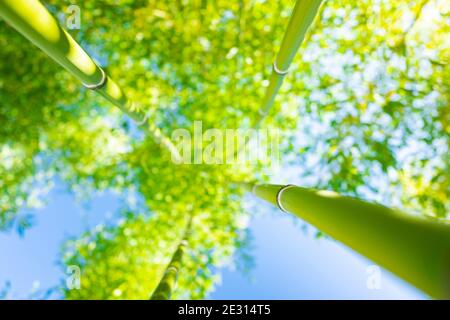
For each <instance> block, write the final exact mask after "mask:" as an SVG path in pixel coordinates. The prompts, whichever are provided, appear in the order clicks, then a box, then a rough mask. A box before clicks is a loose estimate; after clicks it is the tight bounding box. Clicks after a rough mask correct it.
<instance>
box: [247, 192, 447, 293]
mask: <svg viewBox="0 0 450 320" xmlns="http://www.w3.org/2000/svg"><path fill="white" fill-rule="evenodd" d="M245 185H246V187H247V188H248V190H251V191H252V193H253V194H255V195H256V196H257V197H259V198H261V199H264V200H266V201H268V202H270V203H272V204H275V205H277V194H278V192H279V190H280V189H281V188H282V187H283V186H280V185H252V184H245ZM280 204H281V206H282V207H283V208H284V209H285V210H286V211H288V212H291V213H293V214H295V215H296V216H298V217H300V218H302V219H304V220H305V221H307V222H308V223H310V224H312V225H314V226H315V227H317V228H318V229H319V230H321V231H323V232H325V233H326V234H328V235H329V236H331V237H333V238H334V239H336V240H337V241H340V242H342V243H343V244H345V245H347V246H349V247H350V248H352V249H353V250H355V251H357V252H359V253H360V254H362V255H364V256H366V257H367V258H369V259H371V260H372V261H374V262H375V263H377V264H379V265H380V266H383V267H384V268H386V269H388V270H390V271H391V272H393V273H395V274H396V275H398V276H399V277H401V278H403V279H404V280H406V281H408V282H409V283H411V284H412V285H414V286H416V287H417V288H419V289H421V290H423V291H424V292H425V293H427V294H428V295H430V296H431V297H433V298H437V299H448V298H450V225H449V224H446V223H440V222H438V221H434V220H428V219H425V218H422V217H417V216H412V215H408V214H405V213H402V212H400V211H397V210H394V209H390V208H387V207H384V206H381V205H379V204H374V203H370V202H366V201H362V200H359V199H355V198H351V197H346V196H341V195H339V194H337V193H334V192H330V191H323V190H322V191H320V190H313V189H305V188H301V187H295V186H292V187H290V188H287V189H285V190H284V191H283V192H282V194H281V196H280Z"/></svg>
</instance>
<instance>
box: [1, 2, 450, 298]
mask: <svg viewBox="0 0 450 320" xmlns="http://www.w3.org/2000/svg"><path fill="white" fill-rule="evenodd" d="M46 4H47V7H48V8H49V10H50V11H51V12H52V13H53V14H54V15H55V16H58V17H60V19H61V22H62V23H64V19H65V17H64V16H63V15H61V13H62V12H65V9H66V8H67V7H68V6H69V5H70V4H71V1H68V0H67V1H66V0H65V1H54V0H51V1H46ZM79 5H80V6H81V13H82V15H81V19H82V20H81V24H82V27H81V29H80V30H71V31H69V32H70V33H71V35H72V36H73V37H74V38H75V39H76V40H77V41H78V42H79V43H80V44H81V45H82V46H83V47H84V48H85V49H86V50H87V51H88V52H89V54H91V55H92V56H93V57H95V58H96V59H97V61H98V62H99V64H100V65H101V66H102V67H104V69H105V70H107V71H108V74H110V75H111V77H112V78H113V79H116V81H117V82H118V83H119V84H120V86H121V87H122V88H125V90H126V92H127V94H128V96H129V97H130V99H131V100H133V101H135V102H136V106H137V108H140V109H141V110H142V111H143V112H144V113H149V114H151V121H152V122H153V123H154V124H155V125H156V126H157V127H159V128H161V130H162V132H163V133H164V134H166V135H167V136H169V137H170V136H171V133H172V132H173V130H174V129H179V128H183V129H187V130H189V131H192V130H193V125H194V121H198V120H201V121H202V124H203V128H204V129H208V128H220V129H225V128H249V127H250V126H251V123H252V120H253V119H254V118H255V117H256V116H257V115H258V110H259V108H260V107H261V101H262V99H263V97H264V93H265V90H266V88H267V85H268V77H269V75H270V72H271V68H272V62H273V60H274V58H275V56H276V54H277V51H278V48H279V45H280V43H281V40H282V38H283V34H284V31H285V29H286V26H287V23H288V20H289V15H290V13H291V11H292V7H293V2H292V1H287V0H282V1H259V0H252V1H249V0H241V1H222V0H219V1H214V2H213V1H203V0H198V1H184V0H180V1H170V2H160V1H153V0H137V1H131V0H118V1H117V0H114V1H112V0H102V1H98V0H96V1H94V0H86V1H83V2H81V3H80V4H79ZM449 10H450V8H449V5H448V3H446V1H444V0H429V1H424V0H418V1H408V2H406V1H393V0H386V1H378V0H363V1H358V2H354V1H349V0H333V1H326V2H325V3H324V5H323V6H322V7H321V9H320V13H319V15H318V17H317V19H316V21H315V22H314V24H313V26H312V28H311V30H310V32H309V33H308V34H307V39H306V41H305V42H304V44H303V45H302V47H301V49H300V51H299V53H298V54H297V56H296V57H295V59H294V62H293V67H292V68H291V72H290V73H289V75H288V76H287V77H286V79H285V81H284V84H283V86H282V88H281V92H280V94H279V95H278V97H277V99H276V103H275V105H274V108H273V109H272V110H271V111H270V113H269V115H268V117H267V118H266V119H265V121H264V123H263V126H264V127H265V128H268V129H270V128H277V129H279V130H281V132H282V136H283V141H282V144H281V150H282V157H283V160H284V161H283V165H286V166H290V167H293V168H295V172H296V174H297V175H298V177H301V178H302V179H303V181H304V185H305V186H311V187H317V188H323V189H329V190H333V191H337V192H341V193H344V194H349V195H356V196H359V197H362V198H365V199H371V200H378V201H380V202H382V203H385V204H388V205H392V206H396V207H401V208H404V209H406V210H407V211H409V212H411V213H415V212H417V213H420V214H424V215H427V216H429V217H430V218H433V219H439V220H446V221H448V219H449V215H448V212H449V209H450V208H449V206H450V201H449V197H450V188H449V180H450V176H449V174H450V169H449V164H450V161H449V160H450V159H449V146H450V145H449V141H450V140H449V134H450V124H449V120H450V108H449V102H450V90H449V85H448V83H449V81H448V79H449V78H450V75H449V68H448V62H449V59H450V43H449V40H448V39H449V28H450V25H449V19H450V17H449ZM0 45H1V47H2V50H0V58H1V60H2V61H5V62H7V63H3V64H1V65H0V92H1V96H0V101H1V105H0V123H1V126H0V228H1V229H2V230H9V229H11V228H17V229H18V230H19V231H20V232H24V230H25V229H26V228H27V227H30V225H31V223H32V219H31V217H32V213H33V208H36V207H38V206H42V205H43V202H45V194H46V192H47V191H48V190H49V189H50V188H51V186H52V185H53V184H54V181H55V179H56V178H58V179H62V180H63V181H64V182H65V183H67V185H68V186H70V188H71V189H72V190H73V191H74V192H76V193H77V194H79V195H80V196H81V197H82V198H89V194H90V193H92V192H93V191H99V190H112V191H114V192H115V193H116V194H117V196H118V197H121V198H123V199H124V203H125V204H126V205H124V207H123V209H122V210H121V211H120V212H118V213H117V215H118V217H120V219H118V221H111V222H105V224H103V225H100V226H98V227H97V228H95V230H91V231H89V232H86V233H85V234H83V235H78V236H76V237H75V238H74V239H72V240H70V241H68V242H67V243H66V244H65V245H64V246H63V247H62V253H61V256H62V263H63V264H64V265H78V266H80V267H81V268H82V270H83V287H82V289H81V290H68V289H63V294H64V296H65V297H66V298H69V299H76V298H91V299H92V298H99V299H101V298H109V299H113V298H129V299H136V298H137V299H138V298H144V299H145V298H149V296H150V293H151V292H152V290H153V289H154V288H155V287H156V285H157V284H158V281H159V279H160V278H161V276H162V273H163V272H164V270H165V267H166V266H167V264H168V262H169V261H170V259H171V257H172V254H173V252H174V251H175V249H176V247H177V245H178V243H179V241H180V239H181V237H182V234H183V230H184V227H185V224H186V221H187V217H188V216H190V215H192V217H193V222H192V236H191V239H190V245H189V248H188V249H187V254H186V256H185V258H184V261H183V274H182V276H180V277H179V281H178V286H177V290H176V291H175V298H196V299H198V298H204V297H205V296H206V295H207V294H208V292H209V291H210V290H211V289H212V288H213V286H214V283H215V279H216V278H217V272H218V269H219V268H220V267H222V266H224V265H226V264H227V263H230V261H232V258H233V256H234V255H235V254H236V252H237V250H240V249H241V248H242V247H245V243H246V241H247V240H248V239H247V233H246V227H247V221H248V219H249V214H250V213H249V212H247V210H245V208H244V198H243V194H244V190H243V188H242V187H240V186H239V184H237V183H236V182H241V181H249V180H256V179H258V180H260V181H265V180H266V181H267V180H268V176H269V175H270V172H271V171H270V167H267V166H265V165H264V164H263V163H258V164H248V165H227V164H223V165H206V164H202V165H179V164H174V163H173V162H172V161H171V159H170V154H169V153H168V152H167V151H166V150H164V148H163V147H161V146H160V145H158V144H157V143H156V142H155V141H154V140H153V139H152V138H151V137H148V136H146V135H145V133H144V132H143V131H142V130H141V129H140V128H139V127H137V126H136V124H135V123H133V122H132V121H130V120H129V119H128V118H127V117H126V116H125V115H123V113H121V112H120V110H118V109H115V108H114V107H113V106H111V105H110V104H109V103H108V102H107V101H106V100H104V99H102V98H101V97H99V96H97V95H96V94H95V93H93V92H89V91H87V90H86V89H83V88H82V87H80V85H79V83H77V82H76V81H75V80H74V79H73V78H72V77H71V76H70V75H69V74H68V73H67V72H65V71H64V70H63V69H62V68H60V67H59V66H58V65H56V64H55V63H54V62H52V61H51V60H50V59H48V57H47V56H45V54H43V53H42V52H40V51H39V50H38V49H37V48H35V47H34V46H33V45H32V44H30V43H29V42H28V41H26V39H24V38H23V37H22V36H21V35H20V34H18V33H16V32H15V31H14V30H13V29H12V28H10V27H9V26H8V25H7V24H6V23H4V22H3V21H0ZM29 213H30V214H31V215H30V214H29ZM25 236H26V235H25Z"/></svg>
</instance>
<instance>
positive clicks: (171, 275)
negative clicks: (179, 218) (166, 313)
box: [150, 215, 192, 300]
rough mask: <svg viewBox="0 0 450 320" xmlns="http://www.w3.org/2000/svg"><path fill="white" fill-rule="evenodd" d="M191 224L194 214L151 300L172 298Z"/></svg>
mask: <svg viewBox="0 0 450 320" xmlns="http://www.w3.org/2000/svg"><path fill="white" fill-rule="evenodd" d="M191 226H192V215H191V216H190V218H189V221H188V223H187V225H186V229H185V231H184V235H183V238H182V240H181V241H180V243H179V244H178V247H177V249H176V250H175V253H174V254H173V256H172V259H171V260H170V263H169V265H168V266H167V268H166V270H165V272H164V275H163V277H162V278H161V280H160V282H159V284H158V286H157V287H156V289H155V291H154V292H153V294H152V296H151V298H150V300H169V299H170V297H171V295H172V292H173V291H174V289H175V286H176V283H177V279H178V272H179V270H180V269H181V266H182V260H183V255H184V253H185V251H186V249H187V246H188V241H189V236H190V233H191Z"/></svg>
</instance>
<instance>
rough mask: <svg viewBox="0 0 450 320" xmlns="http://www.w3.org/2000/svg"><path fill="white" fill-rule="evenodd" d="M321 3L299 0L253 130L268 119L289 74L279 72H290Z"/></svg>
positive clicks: (237, 151)
mask: <svg viewBox="0 0 450 320" xmlns="http://www.w3.org/2000/svg"><path fill="white" fill-rule="evenodd" d="M321 3H322V0H297V2H296V3H295V7H294V10H293V12H292V14H291V18H290V20H289V24H288V26H287V28H286V32H285V34H284V36H283V40H282V42H281V46H280V49H279V51H278V55H277V57H276V58H275V61H274V65H273V68H272V74H271V75H270V80H269V86H268V87H267V90H266V93H265V96H264V99H263V101H262V104H261V108H260V109H259V111H258V114H257V115H256V117H255V118H254V119H253V120H252V122H251V128H258V127H259V126H260V125H261V123H262V122H263V121H264V119H265V118H266V117H267V114H268V113H269V110H270V109H271V108H272V106H273V104H274V102H275V97H276V95H277V93H278V91H279V90H280V87H281V85H282V83H283V80H284V77H285V76H286V74H287V73H284V74H283V72H282V73H281V74H280V73H279V72H277V70H278V71H286V72H287V71H288V70H289V67H290V66H291V63H292V60H293V59H294V56H295V54H296V53H297V51H298V49H299V48H300V46H301V44H302V43H303V40H304V39H305V35H306V33H307V31H308V29H309V27H310V26H311V24H312V23H313V21H314V18H315V17H316V16H317V13H318V12H319V8H320V5H321ZM275 68H276V69H277V70H275ZM247 145H248V141H245V142H244V143H243V144H242V145H240V146H238V147H237V148H236V150H233V159H234V158H236V157H239V154H240V153H241V152H242V151H243V150H245V149H246V147H247ZM227 159H228V157H227Z"/></svg>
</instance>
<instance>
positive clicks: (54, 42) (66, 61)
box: [0, 0, 181, 160]
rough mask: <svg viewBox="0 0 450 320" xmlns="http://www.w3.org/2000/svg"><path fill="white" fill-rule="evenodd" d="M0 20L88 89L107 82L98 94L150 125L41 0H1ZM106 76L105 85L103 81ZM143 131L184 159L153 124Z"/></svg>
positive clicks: (98, 90) (142, 122)
mask: <svg viewBox="0 0 450 320" xmlns="http://www.w3.org/2000/svg"><path fill="white" fill-rule="evenodd" d="M0 17H2V18H3V19H4V20H5V21H6V22H7V23H8V24H9V25H11V26H12V27H13V28H14V29H16V30H17V31H18V32H19V33H21V34H22V35H23V36H24V37H25V38H27V39H28V40H29V41H31V42H32V43H33V44H35V45H36V46H37V47H39V48H40V49H41V50H42V51H44V52H45V53H46V54H47V55H48V56H49V57H50V58H52V59H53V60H55V61H56V62H57V63H59V64H60V65H61V66H62V67H64V68H65V69H66V70H67V71H68V72H70V73H71V74H72V75H73V76H74V77H75V78H77V79H78V80H79V81H81V82H82V83H83V84H85V85H86V86H95V85H98V84H100V83H104V85H101V86H99V87H98V88H96V89H95V91H97V92H98V93H99V94H100V95H102V96H103V97H104V98H106V99H107V100H108V101H110V102H111V103H112V104H114V105H115V106H116V107H118V108H119V109H121V110H122V111H123V112H125V113H126V114H127V115H128V116H129V117H130V118H132V119H133V120H134V121H136V122H138V123H140V124H141V125H144V124H145V125H148V121H147V120H148V119H147V118H146V117H145V116H143V115H142V114H141V113H140V112H139V111H137V108H136V106H135V105H134V103H133V102H131V101H129V100H128V99H127V97H126V95H125V93H124V92H123V90H122V89H121V88H120V87H119V85H118V84H117V83H116V82H114V80H113V79H111V78H110V77H109V76H107V75H106V73H104V71H103V70H102V69H101V68H100V67H99V66H97V65H96V63H95V62H94V61H93V60H92V58H91V57H90V56H89V55H88V54H87V53H86V51H84V50H83V48H81V46H80V45H79V44H78V43H77V42H76V41H75V40H74V39H73V38H72V36H71V35H70V34H69V33H68V32H67V31H66V30H64V29H63V28H62V27H61V26H60V25H59V24H58V21H57V20H56V19H55V18H54V17H53V16H52V15H51V14H50V12H49V11H48V10H47V9H46V8H45V6H44V5H43V4H42V3H41V2H40V1H39V0H1V1H0ZM104 76H106V82H103V81H102V80H103V77H104ZM144 129H145V130H146V131H147V133H149V134H150V135H151V136H152V137H153V138H154V139H155V140H156V141H157V142H158V143H160V144H161V145H163V146H164V147H166V149H167V150H168V151H169V152H170V153H171V154H172V157H173V159H175V160H178V159H181V156H180V155H179V153H178V150H177V148H176V147H175V145H173V143H172V142H171V141H170V139H169V138H167V137H166V136H164V134H163V133H162V132H161V130H160V129H159V128H157V127H156V126H155V125H152V124H150V125H148V126H145V127H144Z"/></svg>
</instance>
